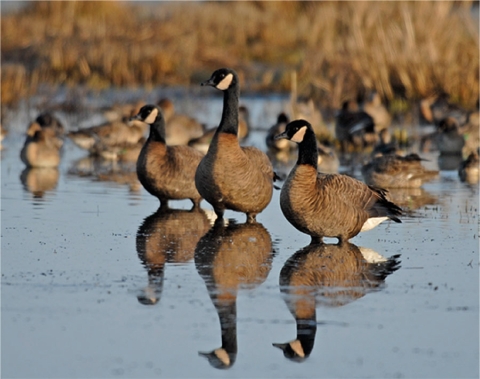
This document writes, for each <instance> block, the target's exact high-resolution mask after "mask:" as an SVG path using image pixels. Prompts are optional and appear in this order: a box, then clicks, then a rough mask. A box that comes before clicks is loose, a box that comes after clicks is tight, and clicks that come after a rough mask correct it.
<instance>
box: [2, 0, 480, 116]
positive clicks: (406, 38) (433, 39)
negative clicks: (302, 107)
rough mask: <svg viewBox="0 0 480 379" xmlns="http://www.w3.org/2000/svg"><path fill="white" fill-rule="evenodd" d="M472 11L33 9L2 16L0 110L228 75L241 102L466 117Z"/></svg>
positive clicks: (445, 6) (389, 5) (416, 7)
mask: <svg viewBox="0 0 480 379" xmlns="http://www.w3.org/2000/svg"><path fill="white" fill-rule="evenodd" d="M471 7H472V2H469V1H462V2H454V1H431V2H430V1H412V2H403V1H399V2H362V1H355V2H343V1H342V2H336V1H333V2H289V1H286V2H262V1H246V2H243V1H238V2H188V3H187V2H171V3H157V4H156V5H155V6H154V5H149V6H147V7H140V6H134V5H133V4H125V3H117V2H90V1H78V2H74V1H60V2H57V1H45V2H32V3H31V4H30V5H29V6H28V7H26V8H25V9H23V10H22V11H21V12H18V13H14V14H8V15H4V16H2V22H1V32H2V35H1V42H2V44H1V52H2V67H1V75H2V83H1V92H2V93H1V95H2V106H4V105H13V104H15V103H16V102H17V101H18V100H19V99H21V98H24V97H26V96H30V95H32V94H34V93H35V91H36V90H37V89H38V86H39V85H40V84H50V85H53V86H56V85H68V86H76V85H83V86H86V87H88V88H93V89H103V88H107V87H110V86H119V87H122V86H147V87H149V86H157V85H162V86H163V85H174V84H179V85H189V84H198V82H199V80H202V79H205V77H206V76H208V75H209V74H210V73H211V71H212V70H213V69H215V68H218V67H221V66H231V67H235V68H236V69H237V70H238V71H239V73H240V75H241V77H242V80H243V83H244V88H245V89H249V90H265V91H267V90H268V91H279V90H280V91H288V90H290V87H291V82H290V78H291V73H292V71H296V72H297V75H296V77H297V78H298V83H297V88H298V93H299V94H300V95H305V96H311V97H314V98H315V99H317V100H318V101H319V102H320V103H321V104H322V105H323V106H324V107H327V108H338V107H339V106H340V104H341V102H342V101H343V100H344V99H345V98H347V97H354V96H357V95H358V94H359V93H360V94H361V93H364V92H365V91H366V90H368V89H375V90H377V91H379V92H380V93H381V94H382V95H383V96H384V98H385V99H389V100H393V99H395V98H402V99H406V100H407V101H416V100H418V99H419V98H421V97H424V96H427V95H430V94H432V93H433V92H435V91H446V92H448V93H450V94H451V96H452V99H454V100H455V101H456V102H459V103H461V104H463V105H466V106H470V107H471V106H473V105H474V104H475V102H476V100H477V99H478V89H479V33H478V23H477V22H476V21H475V20H474V18H473V17H472V16H471Z"/></svg>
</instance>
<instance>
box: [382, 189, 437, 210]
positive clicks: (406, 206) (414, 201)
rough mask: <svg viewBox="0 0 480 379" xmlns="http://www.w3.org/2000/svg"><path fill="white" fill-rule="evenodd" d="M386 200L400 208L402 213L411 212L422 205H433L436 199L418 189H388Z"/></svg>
mask: <svg viewBox="0 0 480 379" xmlns="http://www.w3.org/2000/svg"><path fill="white" fill-rule="evenodd" d="M387 198H388V200H390V201H391V202H393V203H394V204H397V205H398V206H400V207H402V210H403V211H413V210H415V209H418V208H420V207H423V206H424V205H433V204H436V203H437V202H438V199H437V198H436V197H435V196H433V195H432V194H431V193H429V192H427V191H425V190H424V189H423V188H422V187H420V188H389V189H388V192H387Z"/></svg>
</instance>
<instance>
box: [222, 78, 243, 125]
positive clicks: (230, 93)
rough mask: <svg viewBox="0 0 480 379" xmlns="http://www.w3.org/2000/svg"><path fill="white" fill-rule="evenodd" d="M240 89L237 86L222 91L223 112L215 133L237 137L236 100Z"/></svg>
mask: <svg viewBox="0 0 480 379" xmlns="http://www.w3.org/2000/svg"><path fill="white" fill-rule="evenodd" d="M239 97H240V88H239V87H238V85H237V84H234V85H232V86H231V87H230V88H228V89H226V90H225V91H223V112H222V120H221V121H220V126H219V127H218V129H217V132H218V133H220V132H222V133H230V134H235V135H237V132H238V99H239Z"/></svg>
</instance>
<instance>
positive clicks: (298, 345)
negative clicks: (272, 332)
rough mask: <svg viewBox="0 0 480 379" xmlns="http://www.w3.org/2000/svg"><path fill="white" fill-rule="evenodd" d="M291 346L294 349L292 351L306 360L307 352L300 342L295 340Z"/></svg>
mask: <svg viewBox="0 0 480 379" xmlns="http://www.w3.org/2000/svg"><path fill="white" fill-rule="evenodd" d="M290 346H291V347H292V350H293V351H294V352H295V353H296V354H297V355H298V356H299V357H301V358H305V352H304V351H303V347H302V344H301V343H300V341H299V340H295V341H292V342H290Z"/></svg>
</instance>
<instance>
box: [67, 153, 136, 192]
mask: <svg viewBox="0 0 480 379" xmlns="http://www.w3.org/2000/svg"><path fill="white" fill-rule="evenodd" d="M68 173H69V174H70V175H75V176H79V177H83V178H91V179H93V180H97V181H100V182H112V183H117V184H121V185H124V184H125V185H127V186H128V187H129V188H130V191H132V192H138V191H140V190H141V185H140V182H139V180H138V178H137V171H136V165H135V163H134V162H124V161H119V162H118V161H112V160H107V159H103V158H101V157H96V156H87V157H83V158H80V159H78V160H76V161H75V162H74V163H73V165H72V166H71V167H70V169H69V170H68Z"/></svg>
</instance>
